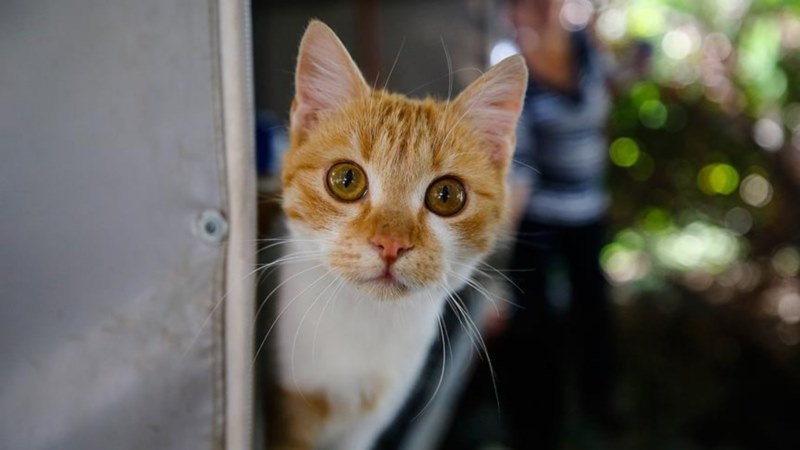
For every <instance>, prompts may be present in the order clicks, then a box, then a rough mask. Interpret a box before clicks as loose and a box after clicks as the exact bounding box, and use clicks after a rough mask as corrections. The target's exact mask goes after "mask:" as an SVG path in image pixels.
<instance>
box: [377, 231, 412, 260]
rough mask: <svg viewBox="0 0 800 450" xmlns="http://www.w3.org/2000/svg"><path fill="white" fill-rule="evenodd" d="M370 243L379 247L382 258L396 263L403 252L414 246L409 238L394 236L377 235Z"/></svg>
mask: <svg viewBox="0 0 800 450" xmlns="http://www.w3.org/2000/svg"><path fill="white" fill-rule="evenodd" d="M370 243H371V244H372V245H373V246H374V247H375V248H376V249H378V252H380V254H381V259H383V260H384V261H386V263H387V264H390V265H391V264H392V263H394V262H395V261H396V260H397V258H399V257H400V256H402V255H403V253H405V252H407V251H409V250H411V249H412V248H414V246H413V245H411V244H410V243H409V242H408V241H407V240H405V239H402V238H397V237H393V236H385V235H377V236H375V237H373V238H372V239H370Z"/></svg>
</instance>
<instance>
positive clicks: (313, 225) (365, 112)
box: [283, 21, 527, 299]
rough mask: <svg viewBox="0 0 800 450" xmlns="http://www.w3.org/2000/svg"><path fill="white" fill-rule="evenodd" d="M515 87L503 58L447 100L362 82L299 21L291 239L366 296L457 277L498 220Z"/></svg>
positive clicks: (484, 248) (519, 84)
mask: <svg viewBox="0 0 800 450" xmlns="http://www.w3.org/2000/svg"><path fill="white" fill-rule="evenodd" d="M526 84H527V69H526V67H525V63H524V61H523V60H522V58H521V57H519V56H514V57H510V58H508V59H506V60H504V61H503V62H501V63H500V64H498V65H496V66H494V67H492V68H491V69H490V70H489V71H488V72H486V73H485V74H484V75H483V76H481V77H480V78H479V79H478V80H476V81H475V82H474V83H472V84H471V85H470V86H469V87H468V88H467V89H466V90H465V91H464V92H463V93H461V95H459V96H458V98H456V99H455V100H453V101H436V100H433V99H425V100H414V99H409V98H407V97H404V96H402V95H398V94H393V93H389V92H386V91H384V90H376V89H372V88H370V86H369V85H368V84H367V83H366V82H365V81H364V78H363V77H362V75H361V73H360V71H359V70H358V68H357V67H356V65H355V64H354V62H353V60H352V59H351V58H350V55H349V54H348V53H347V50H346V49H345V48H344V46H343V45H342V43H341V42H340V41H339V39H338V38H337V37H336V35H335V34H334V33H333V31H331V29H330V28H328V27H327V26H326V25H324V24H323V23H321V22H318V21H313V22H311V24H310V25H309V27H308V29H307V31H306V33H305V35H304V36H303V40H302V42H301V44H300V52H299V55H298V61H297V71H296V74H295V98H294V102H293V104H292V112H291V131H290V137H291V140H290V148H289V150H288V152H287V154H286V156H285V160H284V165H283V194H284V202H283V207H284V211H285V212H286V215H287V216H288V219H289V225H290V228H291V229H292V231H293V234H294V235H295V238H297V239H298V240H302V241H304V242H306V248H310V249H311V252H319V253H318V254H319V255H321V256H320V260H321V261H320V262H321V263H322V264H324V265H325V266H326V268H327V269H330V270H332V271H334V273H336V274H337V275H339V276H340V277H342V278H344V279H345V280H347V281H348V282H350V283H351V284H353V285H355V286H358V287H359V288H362V289H364V290H366V291H368V292H371V293H373V294H374V295H375V296H376V297H377V298H382V299H389V298H399V297H404V296H408V295H411V294H414V293H418V292H420V291H423V290H433V289H440V288H443V287H444V288H448V289H455V288H457V287H460V286H462V285H463V284H464V282H465V279H466V277H468V276H469V274H470V272H471V271H472V269H473V267H474V265H475V264H476V263H477V261H478V260H479V259H480V258H481V257H482V256H484V255H485V254H486V253H488V252H489V251H490V250H491V249H492V247H493V245H494V243H495V240H496V236H497V234H498V231H499V229H500V227H501V226H502V224H503V220H504V218H505V212H506V208H505V204H506V202H505V197H506V175H507V172H508V167H509V163H510V160H511V156H512V152H513V149H514V143H515V136H514V130H515V127H516V122H517V119H518V118H519V114H520V110H521V107H522V102H523V97H524V92H525V87H526Z"/></svg>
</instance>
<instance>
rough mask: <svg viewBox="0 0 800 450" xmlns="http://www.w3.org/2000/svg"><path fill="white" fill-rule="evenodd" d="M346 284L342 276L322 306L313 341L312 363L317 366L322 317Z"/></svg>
mask: <svg viewBox="0 0 800 450" xmlns="http://www.w3.org/2000/svg"><path fill="white" fill-rule="evenodd" d="M344 284H345V279H344V278H340V279H339V284H338V285H337V286H336V287H335V288H333V293H332V294H331V295H330V296H329V297H328V300H327V301H326V302H325V305H324V306H323V307H322V312H320V313H319V318H318V319H317V325H316V326H315V327H314V338H313V340H312V341H311V363H312V365H314V366H316V358H317V336H319V326H320V324H321V323H322V318H323V316H324V315H325V311H327V309H328V306H329V305H330V304H331V302H332V301H333V300H334V299H335V298H336V296H337V295H338V294H339V291H340V290H341V289H342V287H343V286H344Z"/></svg>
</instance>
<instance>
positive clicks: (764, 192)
mask: <svg viewBox="0 0 800 450" xmlns="http://www.w3.org/2000/svg"><path fill="white" fill-rule="evenodd" d="M739 195H740V196H741V197H742V200H744V202H745V203H747V204H748V205H752V206H755V207H758V208H761V207H764V206H767V205H768V204H769V202H770V201H771V200H772V184H770V182H769V181H768V180H767V179H766V178H764V177H763V176H761V175H759V174H757V173H754V174H750V175H748V176H747V177H745V179H744V181H742V185H741V186H740V187H739Z"/></svg>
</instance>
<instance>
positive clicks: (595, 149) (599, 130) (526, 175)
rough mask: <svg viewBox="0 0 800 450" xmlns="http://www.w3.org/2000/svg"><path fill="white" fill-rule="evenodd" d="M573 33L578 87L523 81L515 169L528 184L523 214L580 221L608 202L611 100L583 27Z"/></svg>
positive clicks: (598, 214)
mask: <svg viewBox="0 0 800 450" xmlns="http://www.w3.org/2000/svg"><path fill="white" fill-rule="evenodd" d="M572 37H573V39H572V40H573V48H574V50H575V57H576V61H577V62H578V67H579V79H578V85H577V88H576V90H575V92H573V93H568V94H567V93H559V92H553V91H550V90H547V89H546V88H545V87H543V86H541V85H539V84H536V83H535V82H534V81H531V83H530V84H529V85H528V90H527V92H526V94H525V106H524V108H523V112H522V117H521V119H520V123H519V127H518V130H517V149H516V154H515V156H514V160H515V162H516V163H515V166H516V167H515V169H514V175H515V176H516V177H520V178H523V179H525V181H526V182H527V183H528V184H529V186H530V187H531V189H532V191H531V196H530V198H529V199H528V202H527V206H526V209H525V217H526V218H527V219H530V220H535V221H537V222H541V223H546V224H553V225H572V226H579V225H584V224H587V223H591V222H595V221H597V220H600V219H601V218H602V217H603V215H604V214H605V211H606V209H607V207H608V195H607V194H606V191H605V186H604V175H605V171H606V165H607V157H606V150H607V141H606V138H605V133H604V128H605V124H606V118H607V114H608V110H609V105H610V101H609V96H608V93H607V91H606V87H605V78H604V74H603V71H602V68H601V67H600V61H599V58H598V55H597V54H596V53H595V52H594V50H593V49H592V48H591V46H590V43H589V41H588V37H587V36H586V34H585V33H574V34H573V35H572ZM532 168H533V169H535V170H532Z"/></svg>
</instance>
